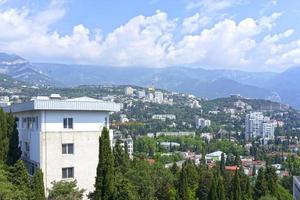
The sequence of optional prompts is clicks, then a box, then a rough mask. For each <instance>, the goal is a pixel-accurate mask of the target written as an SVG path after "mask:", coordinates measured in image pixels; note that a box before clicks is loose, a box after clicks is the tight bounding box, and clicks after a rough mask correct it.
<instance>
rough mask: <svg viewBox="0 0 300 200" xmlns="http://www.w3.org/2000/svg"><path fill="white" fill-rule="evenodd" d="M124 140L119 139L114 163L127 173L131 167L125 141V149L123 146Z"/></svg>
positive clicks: (115, 148)
mask: <svg viewBox="0 0 300 200" xmlns="http://www.w3.org/2000/svg"><path fill="white" fill-rule="evenodd" d="M121 143H122V141H121V140H119V139H118V140H117V141H116V144H115V147H114V152H113V153H114V164H115V168H116V169H117V170H119V171H121V172H122V173H125V172H126V171H127V170H128V168H129V162H130V161H129V156H128V153H127V150H126V149H127V143H126V142H125V146H124V150H123V147H122V146H121Z"/></svg>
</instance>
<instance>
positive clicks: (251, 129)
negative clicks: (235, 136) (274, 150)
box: [245, 112, 275, 141]
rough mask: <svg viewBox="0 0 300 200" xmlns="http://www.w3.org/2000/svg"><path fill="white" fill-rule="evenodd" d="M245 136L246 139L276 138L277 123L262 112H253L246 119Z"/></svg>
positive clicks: (265, 139) (266, 139)
mask: <svg viewBox="0 0 300 200" xmlns="http://www.w3.org/2000/svg"><path fill="white" fill-rule="evenodd" d="M245 127H246V129H245V138H246V140H250V139H255V138H258V137H259V138H262V139H263V140H264V141H268V140H273V139H274V131H275V125H274V123H273V122H272V121H271V120H270V118H269V117H266V116H264V115H263V113H262V112H251V113H249V114H247V115H246V119H245Z"/></svg>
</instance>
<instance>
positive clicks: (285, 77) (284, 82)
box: [266, 67, 300, 108]
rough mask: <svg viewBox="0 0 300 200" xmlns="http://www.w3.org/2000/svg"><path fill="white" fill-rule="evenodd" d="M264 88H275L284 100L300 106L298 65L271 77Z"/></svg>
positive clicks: (299, 70)
mask: <svg viewBox="0 0 300 200" xmlns="http://www.w3.org/2000/svg"><path fill="white" fill-rule="evenodd" d="M266 88H269V89H271V90H276V91H277V92H278V94H279V95H280V97H281V98H282V99H283V100H284V101H285V102H288V103H289V104H290V105H293V106H295V107H297V108H300V67H293V68H290V69H288V70H286V71H284V72H282V73H280V74H278V75H277V76H275V77H273V78H272V79H271V80H269V81H268V83H267V85H266Z"/></svg>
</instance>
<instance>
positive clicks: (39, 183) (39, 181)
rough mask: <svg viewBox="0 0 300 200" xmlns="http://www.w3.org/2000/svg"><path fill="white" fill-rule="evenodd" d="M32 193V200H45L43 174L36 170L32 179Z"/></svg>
mask: <svg viewBox="0 0 300 200" xmlns="http://www.w3.org/2000/svg"><path fill="white" fill-rule="evenodd" d="M32 192H33V199H34V200H45V188H44V180H43V172H42V170H41V169H37V170H36V172H35V173H34V176H33V179H32Z"/></svg>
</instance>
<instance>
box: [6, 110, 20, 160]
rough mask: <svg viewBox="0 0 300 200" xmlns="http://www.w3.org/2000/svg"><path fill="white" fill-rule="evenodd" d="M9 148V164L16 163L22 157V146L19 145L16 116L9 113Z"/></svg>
mask: <svg viewBox="0 0 300 200" xmlns="http://www.w3.org/2000/svg"><path fill="white" fill-rule="evenodd" d="M7 122H8V123H7V124H8V135H9V149H8V155H7V164H8V165H14V164H15V163H16V162H17V160H19V159H20V157H21V154H22V152H21V148H20V146H19V132H18V129H17V123H16V119H15V117H14V116H13V115H12V114H11V113H9V114H8V115H7Z"/></svg>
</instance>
